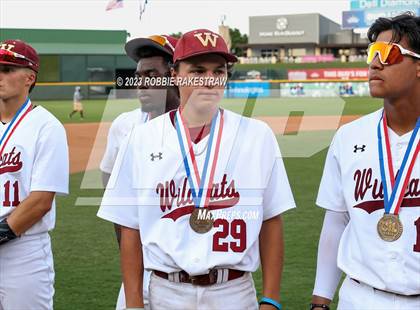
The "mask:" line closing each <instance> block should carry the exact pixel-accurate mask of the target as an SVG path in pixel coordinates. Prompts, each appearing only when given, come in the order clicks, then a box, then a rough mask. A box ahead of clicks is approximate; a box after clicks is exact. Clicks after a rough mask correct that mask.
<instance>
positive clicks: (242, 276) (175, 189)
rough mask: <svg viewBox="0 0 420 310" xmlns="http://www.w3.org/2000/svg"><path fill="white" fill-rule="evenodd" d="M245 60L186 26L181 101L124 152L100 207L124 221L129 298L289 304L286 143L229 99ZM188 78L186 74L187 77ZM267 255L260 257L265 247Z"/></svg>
mask: <svg viewBox="0 0 420 310" xmlns="http://www.w3.org/2000/svg"><path fill="white" fill-rule="evenodd" d="M236 60H237V58H236V57H235V56H233V55H231V54H230V53H229V52H228V49H227V47H226V43H225V42H224V40H223V38H222V37H221V36H219V35H218V34H216V33H214V32H212V31H210V30H206V29H199V30H194V31H191V32H187V33H185V34H184V35H183V36H182V37H181V39H180V40H179V41H178V44H177V46H176V48H175V53H174V69H173V76H174V77H175V78H176V79H177V83H178V84H177V85H178V87H179V91H180V108H179V109H177V110H175V111H171V112H169V113H166V114H164V115H162V116H159V117H157V118H155V119H153V120H151V121H149V122H147V123H146V124H144V125H142V126H136V127H135V128H134V130H133V131H132V132H131V134H130V136H129V138H128V139H127V140H126V141H125V142H124V144H123V146H122V147H121V150H120V152H119V154H118V157H117V160H116V163H115V166H114V169H113V172H112V175H111V178H110V181H109V184H108V187H107V190H106V192H105V194H104V198H103V201H102V205H101V207H100V209H99V212H98V216H99V217H101V218H104V219H106V220H109V221H112V222H114V223H117V224H119V225H122V231H121V264H122V271H123V279H124V286H125V293H126V302H127V307H142V306H143V296H142V283H141V276H139V274H140V273H141V272H142V270H143V266H144V268H145V269H146V270H150V271H152V276H151V280H150V283H149V303H150V307H151V309H257V308H258V302H257V299H256V292H255V287H254V284H253V280H252V276H251V272H254V271H255V270H256V269H257V268H258V266H259V264H260V262H261V265H262V270H263V292H262V293H263V295H264V298H263V299H262V300H261V301H260V309H280V308H281V305H280V303H279V299H280V296H279V295H280V276H281V270H282V257H283V239H282V220H281V213H283V212H284V211H286V210H288V209H290V208H294V207H295V203H294V199H293V196H292V192H291V190H290V186H289V182H288V179H287V175H286V171H285V168H284V165H283V161H282V158H281V155H280V150H279V147H278V144H277V140H276V138H275V136H274V134H273V132H272V131H271V129H270V128H269V127H268V126H267V125H266V124H265V123H263V122H261V121H258V120H254V119H248V118H245V117H241V116H240V115H238V114H235V113H233V112H230V111H226V110H223V109H220V108H219V102H220V101H221V99H222V98H223V90H224V85H223V84H218V83H216V82H215V83H212V82H210V80H206V82H205V83H204V84H199V85H197V84H194V85H192V84H190V82H191V81H192V80H194V77H198V78H203V80H204V78H207V77H208V78H213V82H214V81H216V80H217V79H216V78H218V79H219V80H218V81H220V80H225V79H226V77H227V70H228V68H227V64H228V63H233V62H236ZM186 81H187V82H186ZM260 254H261V255H260Z"/></svg>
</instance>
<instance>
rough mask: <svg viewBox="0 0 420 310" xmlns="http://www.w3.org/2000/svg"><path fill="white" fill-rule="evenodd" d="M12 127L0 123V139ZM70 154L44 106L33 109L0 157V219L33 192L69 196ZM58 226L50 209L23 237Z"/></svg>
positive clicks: (59, 127) (60, 130)
mask: <svg viewBox="0 0 420 310" xmlns="http://www.w3.org/2000/svg"><path fill="white" fill-rule="evenodd" d="M8 125H9V124H5V125H4V124H2V123H0V136H2V135H3V133H4V131H5V130H6V129H7V127H8ZM68 182H69V155H68V147H67V137H66V132H65V130H64V127H63V125H62V124H61V123H60V122H59V121H58V120H57V119H56V118H55V117H54V116H53V115H52V114H51V113H50V112H48V111H47V110H46V109H44V108H43V107H41V106H38V107H35V108H33V110H32V111H30V112H29V113H28V115H27V116H26V117H25V118H24V119H23V120H22V122H21V123H20V125H19V126H18V127H17V128H16V130H15V132H14V133H13V135H12V136H11V138H10V140H9V142H8V143H7V145H6V148H5V149H4V151H3V154H2V157H1V158H0V192H1V195H0V198H1V200H2V201H1V202H0V220H2V219H4V218H5V217H7V216H8V215H9V214H10V213H11V212H12V211H13V210H14V209H15V208H16V207H17V206H18V205H19V203H20V202H21V201H23V200H24V199H25V198H27V197H28V196H29V194H30V192H33V191H47V192H55V193H57V194H67V193H68ZM54 225H55V200H54V201H53V205H52V208H51V210H50V211H49V212H48V213H47V214H45V215H44V217H43V218H42V219H41V220H40V221H39V222H37V223H36V224H35V225H33V226H32V227H31V228H30V229H28V230H27V231H26V232H25V233H24V235H32V234H38V233H42V232H47V231H49V230H51V229H53V228H54Z"/></svg>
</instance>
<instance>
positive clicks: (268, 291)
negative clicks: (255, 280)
mask: <svg viewBox="0 0 420 310" xmlns="http://www.w3.org/2000/svg"><path fill="white" fill-rule="evenodd" d="M259 241H260V256H261V268H262V273H263V296H265V297H269V298H272V299H274V300H280V282H281V273H282V270H283V250H284V248H283V224H282V219H281V216H280V215H278V216H276V217H273V218H271V219H269V220H267V221H264V222H263V224H262V227H261V232H260V239H259Z"/></svg>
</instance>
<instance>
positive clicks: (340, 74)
mask: <svg viewBox="0 0 420 310" xmlns="http://www.w3.org/2000/svg"><path fill="white" fill-rule="evenodd" d="M287 78H288V80H291V81H293V80H319V79H322V80H329V79H330V80H337V79H341V80H354V79H356V80H360V79H367V78H368V68H367V66H366V68H330V69H304V70H288V71H287Z"/></svg>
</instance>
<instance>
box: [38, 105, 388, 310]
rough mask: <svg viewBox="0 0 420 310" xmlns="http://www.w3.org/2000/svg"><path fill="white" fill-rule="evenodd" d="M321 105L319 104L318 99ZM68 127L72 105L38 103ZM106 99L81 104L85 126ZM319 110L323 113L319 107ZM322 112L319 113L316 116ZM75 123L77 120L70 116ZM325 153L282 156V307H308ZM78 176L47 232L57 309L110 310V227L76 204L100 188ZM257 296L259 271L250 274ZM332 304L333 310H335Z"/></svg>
mask: <svg viewBox="0 0 420 310" xmlns="http://www.w3.org/2000/svg"><path fill="white" fill-rule="evenodd" d="M345 101H346V105H345V108H344V113H345V114H358V115H360V114H366V113H368V112H371V111H374V110H376V109H378V108H379V107H380V106H381V102H380V101H378V100H372V99H369V98H347V99H345ZM320 102H322V100H321V101H320ZM37 104H39V105H42V106H44V107H46V108H47V109H49V110H50V111H52V113H54V114H55V115H56V116H57V117H58V118H59V119H60V120H61V121H62V122H64V123H69V121H70V120H69V119H68V113H69V110H71V102H55V101H54V102H53V101H49V102H37ZM104 104H105V101H89V102H85V110H86V115H87V117H86V118H85V120H84V122H97V121H100V120H101V114H102V111H103V109H104ZM223 105H224V107H226V108H228V109H232V110H235V111H237V112H242V109H243V103H241V102H239V101H238V100H227V101H225V102H224V104H223ZM280 106H281V105H279V100H278V99H266V100H264V101H261V102H260V101H259V102H257V105H256V108H255V112H256V113H255V114H256V115H271V116H275V115H278V114H282V113H283V112H281V111H280V112H279V110H281V109H279V107H280ZM321 110H322V109H321ZM321 114H322V113H321ZM75 119H76V121H74V120H73V122H78V120H77V119H78V117H75ZM325 155H326V150H323V151H322V152H319V153H317V154H316V155H314V156H312V157H310V158H286V159H285V165H286V169H287V172H288V176H289V179H290V183H291V186H292V189H293V193H294V196H295V199H296V203H297V206H298V208H297V209H295V210H291V211H289V212H287V213H286V214H285V215H284V233H285V265H284V272H283V280H282V290H281V297H282V303H283V305H284V309H293V310H295V309H297V310H300V309H307V308H308V304H309V302H310V298H311V294H312V286H313V281H314V276H315V265H316V251H317V243H318V238H319V233H320V229H321V225H322V218H323V211H322V210H321V209H320V208H317V207H315V204H314V202H315V198H316V194H317V190H318V185H319V181H320V178H321V173H322V168H323V162H324V159H325ZM82 177H83V174H81V173H80V174H74V175H72V176H71V180H70V189H71V194H70V195H69V196H67V197H59V198H58V199H57V200H58V203H57V206H58V207H57V225H56V229H55V230H54V231H53V232H52V239H53V249H54V256H55V270H56V284H55V289H56V294H55V308H56V309H69V310H70V309H90V310H91V309H114V305H115V302H116V298H117V294H118V290H119V285H120V281H121V279H120V273H119V257H118V251H117V246H116V241H115V237H114V232H113V227H112V224H110V223H108V222H105V221H103V220H100V219H99V218H97V217H96V212H97V207H82V206H77V207H76V206H75V200H76V198H77V197H79V196H83V197H87V196H92V197H98V196H100V195H101V191H100V190H81V189H80V183H81V180H82ZM254 279H255V282H256V286H257V290H258V293H259V294H260V292H261V275H260V272H256V273H255V274H254ZM335 305H336V303H334V305H333V307H332V309H335Z"/></svg>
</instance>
